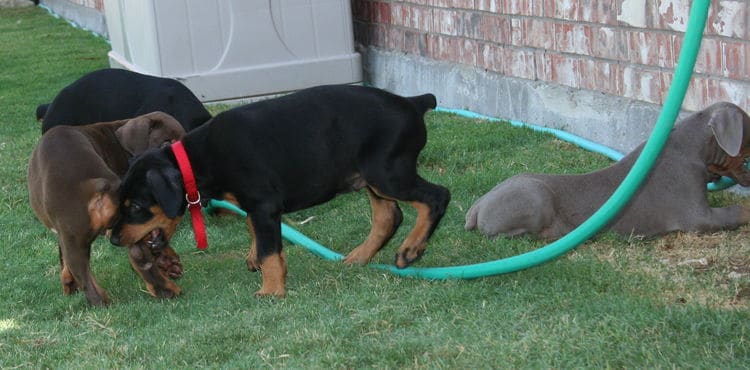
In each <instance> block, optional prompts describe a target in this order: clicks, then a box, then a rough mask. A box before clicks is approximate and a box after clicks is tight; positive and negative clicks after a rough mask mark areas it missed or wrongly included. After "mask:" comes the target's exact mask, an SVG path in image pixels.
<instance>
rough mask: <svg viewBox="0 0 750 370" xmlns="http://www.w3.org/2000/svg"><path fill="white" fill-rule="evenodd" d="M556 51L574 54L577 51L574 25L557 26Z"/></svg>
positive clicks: (560, 24) (557, 24) (559, 24)
mask: <svg viewBox="0 0 750 370" xmlns="http://www.w3.org/2000/svg"><path fill="white" fill-rule="evenodd" d="M555 50H557V51H560V52H563V53H572V52H574V51H575V47H574V45H573V24H572V23H568V22H565V23H556V24H555Z"/></svg>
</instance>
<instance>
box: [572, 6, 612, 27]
mask: <svg viewBox="0 0 750 370" xmlns="http://www.w3.org/2000/svg"><path fill="white" fill-rule="evenodd" d="M616 7H617V6H616V4H615V0H579V7H578V11H579V14H578V19H579V20H581V21H584V22H591V23H600V24H607V25H613V24H617V8H616Z"/></svg>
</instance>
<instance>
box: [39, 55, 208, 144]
mask: <svg viewBox="0 0 750 370" xmlns="http://www.w3.org/2000/svg"><path fill="white" fill-rule="evenodd" d="M156 111H161V112H164V113H167V114H169V115H171V116H172V117H174V118H175V119H176V120H177V121H178V122H179V123H180V124H181V125H182V127H183V128H184V129H185V131H190V130H192V129H194V128H196V127H198V126H200V125H201V124H203V123H205V122H206V121H208V120H209V119H211V114H210V113H208V111H207V110H206V108H205V107H204V106H203V104H202V103H201V102H200V100H198V98H197V97H195V95H194V94H193V93H192V92H191V91H190V90H189V89H188V88H187V87H185V85H183V84H181V83H180V82H179V81H177V80H173V79H171V78H163V77H155V76H148V75H144V74H140V73H137V72H131V71H128V70H124V69H114V68H107V69H100V70H98V71H94V72H91V73H89V74H87V75H84V76H83V77H81V78H79V79H78V80H76V81H74V82H73V83H71V84H70V85H68V86H66V87H65V88H63V89H62V90H60V92H59V93H58V94H57V96H56V97H55V99H54V100H52V103H50V104H42V105H40V106H38V107H37V109H36V117H37V120H40V121H42V133H45V132H47V130H49V129H51V128H52V127H55V126H57V125H85V124H90V123H96V122H110V121H116V120H121V119H128V118H132V117H136V116H140V115H143V114H147V113H149V112H156Z"/></svg>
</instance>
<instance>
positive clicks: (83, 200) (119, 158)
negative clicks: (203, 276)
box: [28, 112, 184, 305]
mask: <svg viewBox="0 0 750 370" xmlns="http://www.w3.org/2000/svg"><path fill="white" fill-rule="evenodd" d="M183 134H184V130H183V128H182V126H180V124H179V123H178V122H177V121H176V120H175V119H174V118H172V117H171V116H169V115H167V114H164V113H161V112H153V113H150V114H147V115H144V116H140V117H137V118H134V119H131V120H121V121H116V122H107V123H97V124H92V125H85V126H58V127H55V128H53V129H51V130H50V131H49V132H47V133H46V134H44V135H42V137H41V138H40V139H39V142H38V143H37V146H36V148H35V149H34V152H33V154H32V155H31V160H30V162H29V170H28V187H29V200H30V202H31V206H32V208H33V209H34V212H35V213H36V215H37V217H38V218H39V220H40V221H41V222H42V223H44V225H45V226H47V227H48V228H50V229H51V230H52V232H54V233H55V234H57V236H58V246H59V252H60V267H61V271H60V279H61V281H62V285H63V292H64V293H65V294H71V293H73V292H75V291H77V290H78V289H82V290H83V291H84V292H85V293H86V299H87V300H88V301H89V303H91V304H93V305H103V304H107V303H109V299H108V297H107V293H106V292H105V291H104V289H102V288H101V287H100V286H99V284H98V283H97V282H96V280H95V279H94V277H93V276H92V275H91V270H90V268H89V258H90V252H91V243H92V242H93V241H94V239H96V237H97V236H98V235H100V234H102V233H104V232H105V231H106V230H107V229H108V228H109V227H110V226H111V224H112V221H113V217H115V216H116V214H117V206H118V204H119V196H118V195H119V193H118V190H119V184H120V178H121V177H122V176H123V175H124V174H125V172H126V171H127V169H128V161H129V159H130V158H132V157H133V156H134V155H139V154H141V153H143V152H144V151H145V150H146V149H149V148H157V147H160V146H163V145H166V144H169V143H171V142H172V141H174V140H177V139H179V138H180V137H182V135H183ZM155 236H156V237H157V238H156V239H154V238H150V237H146V238H143V240H142V241H139V243H132V244H135V245H134V246H132V247H131V251H130V260H131V263H132V264H133V267H134V268H135V269H136V271H137V272H138V273H139V274H140V275H141V276H142V277H143V278H144V280H146V284H147V285H148V286H149V290H150V291H151V292H152V294H154V295H157V296H165V295H166V296H172V295H173V294H174V293H178V292H179V290H176V287H170V288H164V287H163V286H164V285H165V284H171V285H174V284H173V283H172V282H171V281H169V280H168V279H166V278H165V277H164V276H163V275H162V273H161V272H160V271H158V266H157V265H156V264H155V263H152V260H153V258H152V257H151V256H145V257H144V256H143V252H142V250H143V249H149V248H148V247H151V246H153V247H157V246H158V247H163V245H161V244H160V241H159V240H158V236H157V235H155ZM147 241H148V243H149V244H150V245H146V244H144V243H146V242H147ZM157 243H159V244H160V245H155V244H157ZM172 253H174V252H173V251H171V250H167V251H165V252H164V254H167V255H168V254H172ZM147 257H148V258H150V259H144V258H147ZM149 263H150V264H151V265H153V266H151V265H149ZM149 279H150V280H149ZM152 286H156V287H155V288H152Z"/></svg>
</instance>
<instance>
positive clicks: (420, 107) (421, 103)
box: [407, 94, 437, 114]
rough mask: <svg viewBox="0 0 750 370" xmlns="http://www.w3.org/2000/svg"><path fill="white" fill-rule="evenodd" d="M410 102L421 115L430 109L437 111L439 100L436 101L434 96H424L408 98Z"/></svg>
mask: <svg viewBox="0 0 750 370" xmlns="http://www.w3.org/2000/svg"><path fill="white" fill-rule="evenodd" d="M407 99H409V101H411V102H412V104H414V106H415V107H417V111H419V113H421V114H424V113H425V112H427V111H428V110H430V109H435V107H437V99H435V95H432V94H424V95H419V96H412V97H408V98H407Z"/></svg>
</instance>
